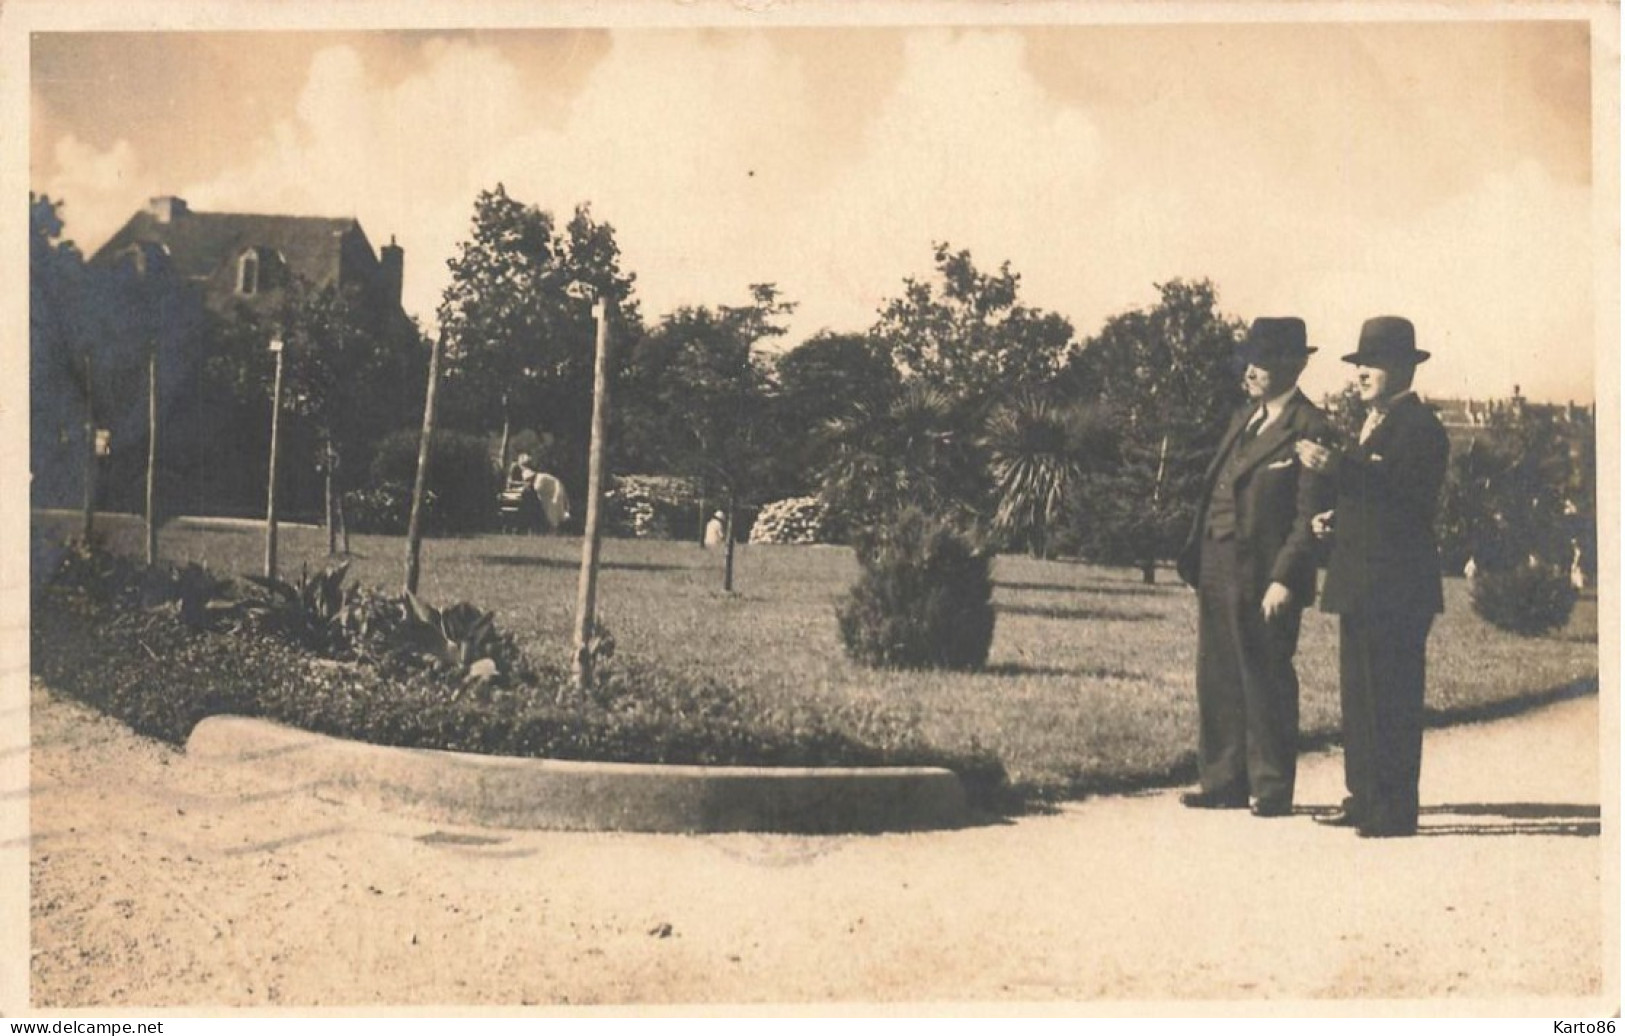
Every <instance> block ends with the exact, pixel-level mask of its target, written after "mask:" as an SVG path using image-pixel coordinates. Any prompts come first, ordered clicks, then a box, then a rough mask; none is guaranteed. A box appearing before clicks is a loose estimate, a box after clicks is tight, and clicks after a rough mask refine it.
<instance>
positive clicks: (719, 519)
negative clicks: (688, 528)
mask: <svg viewBox="0 0 1625 1036" xmlns="http://www.w3.org/2000/svg"><path fill="white" fill-rule="evenodd" d="M726 518H727V515H725V514H723V513H722V512H721V511H718V512H717V513H716V514H713V515H712V516H711V520H710V521H708V522H706V523H705V539H704V540H703V543H704V544H705V546H706V547H708V548H709V547H720V546H722V543H723V540H724V539H725V538H726V536H727V534H728V533H727V527H726V526H725V525H724V520H725V519H726Z"/></svg>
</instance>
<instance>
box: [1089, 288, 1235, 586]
mask: <svg viewBox="0 0 1625 1036" xmlns="http://www.w3.org/2000/svg"><path fill="white" fill-rule="evenodd" d="M1157 290H1158V293H1159V294H1160V296H1161V297H1160V299H1159V301H1158V303H1157V304H1156V305H1155V306H1153V307H1151V308H1150V309H1142V310H1132V311H1130V312H1127V313H1121V314H1119V315H1117V316H1114V317H1112V318H1110V319H1109V320H1107V321H1106V324H1105V326H1104V327H1102V328H1101V330H1100V333H1099V334H1097V335H1095V336H1094V337H1092V338H1090V339H1089V341H1088V342H1086V343H1085V344H1084V346H1083V348H1082V349H1081V350H1079V351H1078V352H1077V353H1076V354H1074V355H1073V357H1072V359H1071V361H1070V364H1069V370H1068V372H1067V376H1066V378H1065V379H1064V380H1065V381H1066V382H1067V383H1070V384H1071V385H1073V386H1074V387H1076V388H1077V389H1078V390H1079V391H1083V392H1088V393H1092V394H1094V395H1095V396H1096V398H1098V400H1099V401H1100V403H1101V404H1102V405H1104V406H1105V407H1107V408H1108V410H1109V411H1110V412H1111V414H1112V415H1113V419H1114V421H1115V422H1116V424H1117V429H1118V435H1119V439H1118V443H1119V454H1118V457H1119V463H1118V464H1117V465H1115V466H1114V467H1112V468H1111V469H1109V470H1105V471H1100V472H1097V473H1093V474H1089V475H1086V476H1085V477H1084V478H1082V479H1080V480H1079V482H1078V491H1077V492H1076V493H1075V494H1074V496H1073V500H1074V503H1075V507H1074V508H1073V514H1074V515H1075V519H1074V524H1073V529H1072V535H1073V538H1074V540H1075V541H1076V543H1077V545H1078V547H1079V549H1080V550H1081V551H1082V552H1083V553H1084V554H1085V556H1087V557H1090V558H1092V559H1094V560H1097V561H1101V562H1105V563H1107V564H1133V565H1137V566H1138V567H1139V568H1140V570H1141V572H1142V573H1143V575H1144V577H1145V580H1146V582H1153V581H1154V580H1155V578H1156V563H1157V562H1158V561H1159V560H1163V559H1166V558H1170V557H1172V556H1173V555H1174V554H1175V553H1176V552H1177V551H1178V549H1179V546H1180V544H1181V543H1182V542H1183V540H1184V537H1185V534H1186V532H1187V531H1188V530H1189V527H1190V523H1191V519H1192V516H1193V512H1194V508H1195V506H1196V501H1197V499H1198V497H1199V496H1200V494H1201V480H1202V476H1203V474H1204V473H1205V472H1206V470H1207V465H1208V463H1209V461H1211V460H1212V458H1213V453H1214V451H1215V450H1216V449H1217V448H1218V443H1219V439H1220V437H1221V436H1222V435H1223V433H1224V428H1225V423H1226V422H1227V421H1228V419H1229V417H1230V415H1231V413H1232V412H1233V411H1234V410H1235V408H1236V407H1237V406H1239V405H1240V403H1241V400H1242V391H1241V386H1240V380H1239V378H1238V376H1237V375H1238V373H1239V369H1238V368H1237V366H1236V365H1235V361H1234V358H1233V356H1234V347H1235V342H1236V340H1237V338H1238V337H1239V336H1240V335H1241V333H1242V332H1243V330H1244V329H1245V328H1244V325H1243V324H1242V322H1241V321H1239V320H1237V319H1235V318H1233V317H1227V316H1224V315H1222V314H1221V313H1220V312H1219V308H1218V296H1217V293H1216V292H1215V290H1214V288H1213V285H1212V283H1211V282H1209V281H1206V280H1202V281H1196V282H1186V281H1181V280H1174V281H1170V282H1169V283H1167V284H1161V285H1158V286H1157Z"/></svg>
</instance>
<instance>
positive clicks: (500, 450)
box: [497, 392, 508, 479]
mask: <svg viewBox="0 0 1625 1036" xmlns="http://www.w3.org/2000/svg"><path fill="white" fill-rule="evenodd" d="M497 470H498V471H500V472H502V477H503V478H504V479H506V478H507V477H508V394H507V393H506V392H504V393H503V394H502V445H501V446H499V447H497Z"/></svg>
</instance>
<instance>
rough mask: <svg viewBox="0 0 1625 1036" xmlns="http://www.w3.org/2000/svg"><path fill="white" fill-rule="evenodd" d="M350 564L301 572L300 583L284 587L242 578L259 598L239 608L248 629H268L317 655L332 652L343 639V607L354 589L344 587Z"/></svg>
mask: <svg viewBox="0 0 1625 1036" xmlns="http://www.w3.org/2000/svg"><path fill="white" fill-rule="evenodd" d="M349 571H350V565H349V562H345V563H344V564H342V565H337V566H329V567H327V568H324V569H322V570H321V571H320V572H317V573H316V574H315V575H311V574H310V573H309V572H308V570H304V569H301V570H300V573H299V579H298V581H297V582H294V583H286V582H283V581H282V580H280V579H273V578H271V577H269V576H252V575H251V576H245V577H244V578H246V579H247V580H248V582H249V583H251V584H252V585H254V586H255V587H257V588H258V589H259V591H260V593H259V595H258V596H256V597H253V598H250V599H249V600H246V601H244V602H243V604H242V609H243V612H244V615H245V617H246V618H247V620H248V621H249V623H250V624H251V625H254V626H258V627H261V628H268V629H271V630H274V631H276V632H278V633H281V634H283V635H284V636H288V637H291V638H293V639H294V640H296V641H298V642H299V643H301V644H304V645H306V646H307V647H310V648H313V649H315V650H317V651H323V652H331V651H333V650H334V649H336V648H338V647H339V646H341V645H342V644H343V643H344V641H345V639H346V637H345V631H344V628H343V624H342V621H343V618H344V614H345V607H346V605H348V604H349V603H350V601H351V599H352V597H353V596H354V593H355V588H354V587H353V586H352V587H346V586H345V585H344V577H345V576H346V575H347V574H348V573H349Z"/></svg>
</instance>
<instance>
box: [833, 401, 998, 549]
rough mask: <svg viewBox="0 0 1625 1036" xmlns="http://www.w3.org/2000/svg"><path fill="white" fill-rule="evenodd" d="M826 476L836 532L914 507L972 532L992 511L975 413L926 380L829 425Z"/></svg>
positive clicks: (848, 532) (847, 533) (846, 533)
mask: <svg viewBox="0 0 1625 1036" xmlns="http://www.w3.org/2000/svg"><path fill="white" fill-rule="evenodd" d="M822 434H823V435H824V437H825V442H826V447H825V448H826V450H827V454H826V455H827V456H828V458H829V459H828V461H827V462H826V464H825V466H824V467H823V469H822V470H821V471H820V472H819V481H820V483H821V484H822V486H823V491H822V492H821V494H820V495H821V496H822V497H823V499H824V501H825V503H826V504H828V505H829V509H830V518H831V521H832V522H833V523H834V529H833V535H835V536H837V537H839V538H843V539H848V538H851V537H852V536H853V535H854V534H855V533H856V530H859V529H863V528H873V527H878V526H882V525H885V524H887V523H889V522H891V521H893V520H894V517H895V516H896V515H897V514H899V513H901V512H902V511H904V510H906V509H909V508H918V509H920V510H923V511H925V512H926V513H928V514H934V515H938V516H943V517H945V518H947V519H949V520H952V521H954V522H957V523H959V524H961V525H964V526H967V527H971V526H974V525H976V524H977V523H978V522H980V521H981V518H982V516H983V515H984V514H985V513H986V506H985V503H986V500H987V496H988V492H989V488H988V483H987V468H986V465H985V462H984V458H983V455H982V450H981V448H980V441H979V434H978V429H977V427H976V423H975V415H974V414H973V413H972V412H970V411H969V410H967V409H965V408H963V407H960V406H957V405H956V404H955V402H954V400H953V398H952V397H951V396H949V395H948V393H946V392H945V391H943V390H942V389H939V388H933V387H931V386H929V385H925V384H922V383H919V382H914V383H911V384H909V385H907V386H906V387H905V388H904V389H903V391H902V393H901V394H899V395H898V396H897V397H895V398H894V399H892V400H891V401H889V402H887V403H885V404H883V405H875V404H869V403H866V404H862V405H859V406H857V407H855V408H854V410H853V412H852V413H851V415H850V416H847V417H843V418H838V419H836V420H834V421H832V422H831V423H830V424H829V425H828V426H826V427H825V429H824V430H823V433H822Z"/></svg>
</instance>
